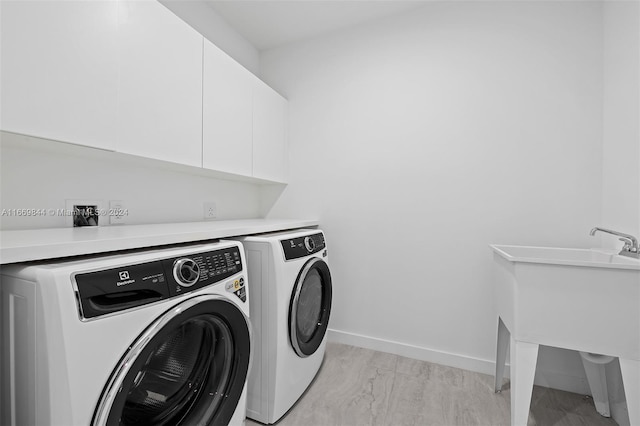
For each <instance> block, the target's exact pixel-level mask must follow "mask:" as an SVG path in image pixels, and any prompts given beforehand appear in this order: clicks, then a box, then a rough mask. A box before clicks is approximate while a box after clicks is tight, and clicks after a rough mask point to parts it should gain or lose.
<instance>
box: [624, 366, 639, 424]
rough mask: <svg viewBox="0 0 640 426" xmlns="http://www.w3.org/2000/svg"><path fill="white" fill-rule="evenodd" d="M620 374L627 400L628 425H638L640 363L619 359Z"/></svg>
mask: <svg viewBox="0 0 640 426" xmlns="http://www.w3.org/2000/svg"><path fill="white" fill-rule="evenodd" d="M620 372H621V373H622V384H623V386H624V393H625V396H626V398H627V410H628V411H629V424H631V425H640V361H638V360H633V359H628V358H620Z"/></svg>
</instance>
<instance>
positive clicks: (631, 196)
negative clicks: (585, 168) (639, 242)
mask: <svg viewBox="0 0 640 426" xmlns="http://www.w3.org/2000/svg"><path fill="white" fill-rule="evenodd" d="M603 40H604V42H603V57H604V74H603V81H604V86H603V91H604V98H603V105H604V110H603V114H604V115H603V117H604V119H603V152H602V153H603V155H602V162H603V176H602V178H603V179H602V190H603V192H602V226H605V227H609V228H612V229H616V230H620V231H623V232H627V233H630V234H632V235H635V236H640V2H637V1H636V2H630V1H627V2H623V1H619V2H613V1H612V2H605V3H604V5H603ZM602 243H603V245H604V246H608V247H616V248H620V246H621V245H622V243H621V242H620V241H618V239H617V238H616V237H613V236H608V235H605V234H603V236H602ZM619 370H620V367H619V365H618V363H617V362H616V363H611V364H609V365H608V366H607V375H608V381H609V399H610V402H611V415H612V417H613V418H614V419H615V420H616V421H617V423H618V424H619V425H621V426H624V425H628V424H629V420H628V415H627V410H626V406H625V395H624V392H622V391H621V389H622V386H621V384H622V377H621V375H620V371H619Z"/></svg>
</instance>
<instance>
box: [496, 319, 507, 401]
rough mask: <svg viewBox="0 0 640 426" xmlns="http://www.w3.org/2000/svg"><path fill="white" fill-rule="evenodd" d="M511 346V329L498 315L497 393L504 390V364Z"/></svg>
mask: <svg viewBox="0 0 640 426" xmlns="http://www.w3.org/2000/svg"><path fill="white" fill-rule="evenodd" d="M508 348H509V330H508V329H507V326H506V325H504V323H503V322H502V318H500V317H498V344H497V348H496V375H495V379H496V383H495V391H496V393H498V392H500V391H502V379H503V378H504V364H505V362H506V361H507V349H508Z"/></svg>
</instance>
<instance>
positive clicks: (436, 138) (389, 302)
mask: <svg viewBox="0 0 640 426" xmlns="http://www.w3.org/2000/svg"><path fill="white" fill-rule="evenodd" d="M601 12H602V10H601V5H600V4H599V3H594V2H553V3H552V2H434V3H429V4H427V5H425V6H424V8H422V9H419V10H417V11H413V12H412V13H411V14H406V15H402V16H399V17H395V18H390V19H386V20H380V21H377V22H373V23H370V24H367V25H364V26H361V27H358V28H354V29H351V30H345V31H342V32H340V33H336V34H335V35H332V36H330V37H324V38H319V39H315V40H311V41H307V42H302V43H300V44H295V45H291V46H286V47H283V48H279V49H275V50H271V51H267V52H264V53H263V54H262V55H261V71H262V75H263V78H264V79H265V80H266V81H267V82H268V83H269V84H271V85H273V87H275V88H276V89H277V90H278V91H280V92H281V93H283V94H284V95H285V96H286V97H287V98H288V99H289V103H290V155H291V168H290V171H291V173H290V176H291V179H290V182H291V183H290V185H289V186H288V187H287V188H286V189H285V190H284V192H283V194H282V196H281V197H280V200H279V201H278V202H277V203H276V204H275V206H274V207H273V208H272V209H271V211H270V213H269V214H270V215H272V216H291V217H298V216H300V217H305V216H318V215H319V218H320V222H321V224H322V227H323V229H325V230H326V232H327V239H328V244H329V247H330V255H331V267H332V274H333V276H334V282H335V284H334V291H335V293H334V301H335V303H334V310H333V313H332V319H331V323H330V327H331V328H332V329H333V330H335V333H334V336H337V338H340V339H342V340H343V341H350V342H354V343H359V344H363V345H369V346H372V347H378V348H381V349H385V350H389V351H396V352H400V353H404V354H410V355H412V356H416V357H422V358H424V359H433V360H436V361H438V362H444V363H449V364H451V365H460V366H463V367H465V368H471V369H477V370H483V371H486V372H490V371H491V368H492V363H493V359H494V354H495V349H494V347H495V343H494V342H495V335H496V316H495V313H494V308H493V296H492V286H491V275H492V255H491V252H490V250H489V248H488V244H489V243H504V244H509V243H511V244H531V245H536V244H538V245H550V246H574V247H589V246H592V245H596V244H597V243H598V241H597V240H595V239H592V238H590V237H589V235H588V232H589V230H590V229H591V227H592V226H594V225H596V224H598V223H600V219H601V208H600V205H601V200H600V198H601V195H600V194H601V192H602V184H601V181H602V164H601V156H602V146H601V138H602V117H603V111H602V73H603V70H602V13H601ZM545 353H546V354H549V353H551V354H552V355H553V353H552V352H549V351H543V352H542V353H541V360H540V362H541V364H542V365H544V364H545V357H546V356H547V355H545ZM554 356H555V357H558V355H557V353H556V354H555V355H554ZM554 356H551V358H553V357H554ZM560 358H562V356H560ZM573 361H575V362H573V363H572V364H575V363H576V362H577V363H579V358H574V360H573ZM575 368H576V369H577V371H578V372H579V371H580V370H581V369H582V367H581V366H580V365H579V364H577V365H576V366H575ZM572 374H573V373H572Z"/></svg>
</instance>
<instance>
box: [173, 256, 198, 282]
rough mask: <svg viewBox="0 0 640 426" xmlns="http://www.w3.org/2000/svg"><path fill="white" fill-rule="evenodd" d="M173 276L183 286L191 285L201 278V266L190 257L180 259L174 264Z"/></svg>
mask: <svg viewBox="0 0 640 426" xmlns="http://www.w3.org/2000/svg"><path fill="white" fill-rule="evenodd" d="M173 278H175V279H176V281H177V282H178V284H180V285H181V286H182V287H191V286H192V285H194V284H195V283H197V282H198V278H200V266H198V264H197V263H196V262H195V261H193V260H192V259H189V258H188V257H185V258H182V259H178V260H176V261H175V263H174V264H173Z"/></svg>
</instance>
